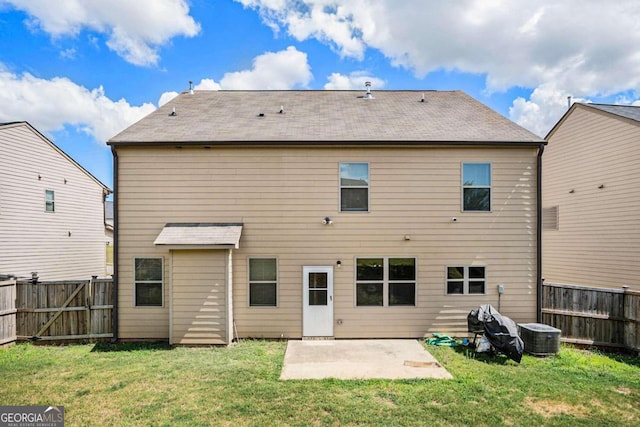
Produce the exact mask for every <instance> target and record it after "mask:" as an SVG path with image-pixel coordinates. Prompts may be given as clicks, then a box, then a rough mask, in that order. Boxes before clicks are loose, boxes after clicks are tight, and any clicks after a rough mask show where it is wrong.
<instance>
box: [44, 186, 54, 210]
mask: <svg viewBox="0 0 640 427" xmlns="http://www.w3.org/2000/svg"><path fill="white" fill-rule="evenodd" d="M44 211H45V212H55V211H56V193H55V192H54V191H53V190H44Z"/></svg>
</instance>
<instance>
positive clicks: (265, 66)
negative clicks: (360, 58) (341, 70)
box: [159, 46, 313, 106]
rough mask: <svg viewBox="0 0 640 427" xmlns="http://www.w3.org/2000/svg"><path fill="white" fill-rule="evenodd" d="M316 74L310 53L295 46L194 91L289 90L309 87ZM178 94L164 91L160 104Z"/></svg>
mask: <svg viewBox="0 0 640 427" xmlns="http://www.w3.org/2000/svg"><path fill="white" fill-rule="evenodd" d="M312 78H313V75H312V74H311V67H310V66H309V63H308V62H307V54H306V53H304V52H300V51H299V50H297V49H296V48H295V47H293V46H289V47H288V48H287V49H285V50H281V51H279V52H267V53H264V54H262V55H258V56H256V57H255V58H254V59H253V68H251V69H249V70H242V71H234V72H229V73H225V74H224V76H223V77H222V79H221V80H220V82H219V83H217V82H216V81H215V80H213V79H209V78H205V79H202V80H200V83H198V84H196V85H195V86H194V87H193V88H194V89H195V90H287V89H294V88H298V87H302V88H304V87H306V86H307V85H308V84H309V82H310V81H311V79H312ZM176 95H177V92H165V93H163V94H162V95H161V96H160V101H159V105H161V106H162V105H164V104H166V103H167V102H169V101H170V100H171V99H173V98H174V97H175V96H176Z"/></svg>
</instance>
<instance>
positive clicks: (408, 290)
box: [356, 257, 416, 307]
mask: <svg viewBox="0 0 640 427" xmlns="http://www.w3.org/2000/svg"><path fill="white" fill-rule="evenodd" d="M356 305H357V306H379V307H382V306H415V305H416V259H415V258H384V257H383V258H358V259H357V260H356Z"/></svg>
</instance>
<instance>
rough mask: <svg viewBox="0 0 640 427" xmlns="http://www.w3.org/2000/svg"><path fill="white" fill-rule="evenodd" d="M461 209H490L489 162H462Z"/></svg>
mask: <svg viewBox="0 0 640 427" xmlns="http://www.w3.org/2000/svg"><path fill="white" fill-rule="evenodd" d="M462 210H463V211H490V210H491V164H489V163H463V164H462Z"/></svg>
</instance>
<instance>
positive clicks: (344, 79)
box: [324, 71, 385, 90]
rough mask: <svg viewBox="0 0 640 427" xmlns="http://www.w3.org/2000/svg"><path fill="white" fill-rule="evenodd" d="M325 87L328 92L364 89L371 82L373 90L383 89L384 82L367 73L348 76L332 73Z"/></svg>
mask: <svg viewBox="0 0 640 427" xmlns="http://www.w3.org/2000/svg"><path fill="white" fill-rule="evenodd" d="M328 80H329V81H328V82H327V83H326V84H325V85H324V88H325V89H327V90H349V89H363V88H364V84H365V82H371V86H372V88H373V89H374V90H375V89H382V88H383V87H384V83H385V82H384V80H382V79H379V78H377V77H372V76H370V75H368V74H367V73H366V72H365V71H354V72H352V73H350V74H348V75H344V74H340V73H332V74H331V75H330V76H329V77H328Z"/></svg>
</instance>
